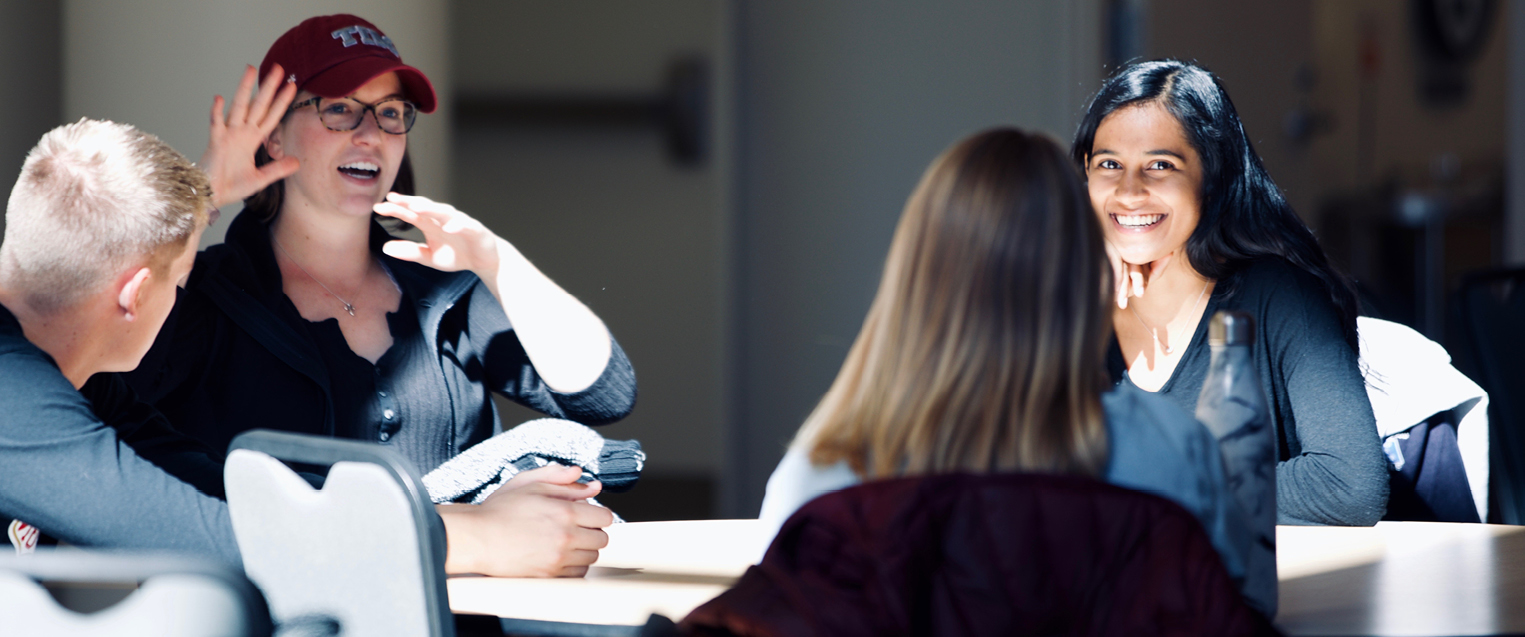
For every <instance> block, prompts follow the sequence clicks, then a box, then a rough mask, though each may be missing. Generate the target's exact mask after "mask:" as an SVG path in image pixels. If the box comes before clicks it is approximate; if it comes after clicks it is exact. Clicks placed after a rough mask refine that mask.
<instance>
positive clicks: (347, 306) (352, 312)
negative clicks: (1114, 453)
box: [344, 303, 1169, 353]
mask: <svg viewBox="0 0 1525 637" xmlns="http://www.w3.org/2000/svg"><path fill="white" fill-rule="evenodd" d="M344 311H346V312H349V315H350V316H354V315H355V306H353V305H350V304H348V303H345V304H344ZM1166 353H1169V352H1168V351H1167V352H1166Z"/></svg>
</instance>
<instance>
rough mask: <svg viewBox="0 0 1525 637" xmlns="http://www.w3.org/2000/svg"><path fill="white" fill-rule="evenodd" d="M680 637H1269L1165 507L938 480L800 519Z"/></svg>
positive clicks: (833, 498)
mask: <svg viewBox="0 0 1525 637" xmlns="http://www.w3.org/2000/svg"><path fill="white" fill-rule="evenodd" d="M681 627H682V629H683V632H685V633H687V634H693V635H790V636H794V635H800V636H805V635H1123V634H1127V635H1254V634H1275V629H1274V628H1272V627H1271V626H1270V624H1269V623H1268V622H1267V621H1266V620H1265V618H1264V617H1262V616H1261V615H1259V614H1258V613H1256V612H1255V611H1254V610H1252V609H1250V607H1249V606H1247V605H1246V604H1245V602H1244V600H1243V599H1242V598H1241V597H1240V595H1239V591H1238V588H1237V587H1236V586H1235V585H1234V583H1233V582H1232V581H1231V580H1230V579H1229V576H1228V573H1227V572H1226V571H1225V570H1224V568H1223V564H1222V563H1221V562H1220V561H1219V558H1218V554H1217V552H1216V551H1214V550H1213V547H1212V544H1211V543H1210V542H1209V540H1208V537H1207V534H1206V533H1205V532H1204V531H1203V530H1202V528H1201V526H1200V525H1199V524H1198V522H1197V520H1196V519H1195V518H1193V517H1192V516H1191V514H1190V513H1188V512H1187V511H1186V510H1185V509H1182V508H1181V507H1180V506H1178V505H1176V504H1175V503H1172V502H1169V501H1167V500H1165V499H1163V498H1160V497H1156V496H1153V495H1149V494H1145V493H1141V492H1137V491H1131V490H1128V489H1124V488H1121V487H1116V486H1112V485H1108V484H1105V483H1102V482H1099V481H1095V480H1088V479H1081V478H1070V477H1060V476H1048V475H1016V474H1013V475H984V476H975V475H941V476H932V477H922V478H904V479H897V480H888V481H881V482H871V483H868V484H864V485H861V486H857V487H853V488H850V489H845V490H843V491H839V492H836V493H831V494H828V495H825V496H822V497H820V498H817V499H816V500H814V501H811V502H810V503H808V504H806V505H805V506H804V507H802V508H801V509H800V510H799V511H798V512H796V513H795V514H794V516H793V517H791V518H790V519H789V521H788V522H786V523H785V524H784V527H783V529H782V530H781V531H780V532H779V534H778V536H777V537H776V538H775V540H774V542H773V545H772V546H771V547H769V549H768V553H767V555H766V556H765V557H764V558H763V560H762V563H761V564H759V565H757V566H754V567H752V568H751V569H749V570H748V571H747V572H746V574H745V575H744V576H743V577H742V578H741V580H740V581H738V582H737V583H736V586H735V587H734V588H732V589H731V590H729V591H726V592H725V593H723V594H721V595H720V596H719V597H716V598H715V599H713V600H711V601H709V602H708V603H706V604H705V605H703V606H700V607H699V608H698V609H696V610H694V612H693V613H692V614H690V615H689V616H688V617H687V618H686V619H684V620H683V623H682V625H681Z"/></svg>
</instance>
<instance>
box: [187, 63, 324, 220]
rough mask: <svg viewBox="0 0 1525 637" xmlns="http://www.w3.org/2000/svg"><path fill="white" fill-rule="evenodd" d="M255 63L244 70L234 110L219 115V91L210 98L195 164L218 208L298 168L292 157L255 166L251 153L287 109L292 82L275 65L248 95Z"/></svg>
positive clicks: (293, 90)
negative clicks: (204, 139) (284, 79)
mask: <svg viewBox="0 0 1525 637" xmlns="http://www.w3.org/2000/svg"><path fill="white" fill-rule="evenodd" d="M258 73H259V72H258V71H257V70H255V68H254V67H252V66H250V67H246V68H245V69H244V76H243V79H242V80H240V81H239V83H238V92H237V93H235V94H234V95H233V108H231V109H229V110H228V112H227V113H226V114H224V113H223V99H222V96H221V95H218V96H217V97H215V98H213V99H212V126H211V130H210V131H209V134H208V137H207V149H206V152H205V153H202V155H201V161H200V162H198V163H197V165H199V166H200V167H201V169H202V170H204V171H206V173H207V177H208V179H210V180H211V182H212V201H213V203H214V204H216V205H217V206H218V207H221V206H224V205H227V204H230V203H233V202H235V201H240V200H243V199H244V198H245V197H248V196H250V195H253V194H254V193H256V192H259V191H261V190H263V189H264V188H265V187H266V186H269V185H270V184H272V183H275V182H276V181H278V180H281V179H285V178H286V177H288V176H290V175H291V174H292V173H295V172H296V171H297V168H299V167H300V166H299V165H298V162H297V160H296V158H294V157H284V158H281V159H279V160H276V161H272V162H270V163H268V164H265V165H264V166H255V165H254V152H255V151H256V150H259V147H260V144H262V143H264V141H265V138H267V137H269V136H270V132H271V131H274V130H275V127H276V126H277V125H279V124H280V123H281V119H282V118H283V117H285V116H286V108H287V107H289V106H290V105H291V100H292V98H295V97H296V94H297V86H296V84H292V83H290V82H285V83H282V82H281V76H282V74H284V73H285V70H284V69H282V68H281V65H279V64H276V65H274V66H273V67H271V69H270V74H269V75H267V76H265V81H264V82H263V83H261V84H260V87H259V93H258V94H256V95H254V96H253V97H252V98H251V97H250V93H251V92H252V91H253V90H254V81H255V79H256V77H257V75H258Z"/></svg>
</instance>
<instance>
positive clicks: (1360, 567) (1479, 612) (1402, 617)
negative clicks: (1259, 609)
mask: <svg viewBox="0 0 1525 637" xmlns="http://www.w3.org/2000/svg"><path fill="white" fill-rule="evenodd" d="M1276 548H1277V553H1276V564H1277V571H1278V576H1279V578H1280V579H1281V587H1280V593H1281V608H1280V612H1279V613H1278V614H1277V616H1276V624H1277V626H1280V627H1281V629H1282V630H1284V631H1286V632H1287V633H1288V634H1292V635H1496V634H1525V527H1517V526H1502V525H1492V524H1446V523H1439V522H1382V523H1380V524H1378V525H1377V526H1375V527H1370V528H1350V527H1296V526H1283V527H1278V528H1277V529H1276Z"/></svg>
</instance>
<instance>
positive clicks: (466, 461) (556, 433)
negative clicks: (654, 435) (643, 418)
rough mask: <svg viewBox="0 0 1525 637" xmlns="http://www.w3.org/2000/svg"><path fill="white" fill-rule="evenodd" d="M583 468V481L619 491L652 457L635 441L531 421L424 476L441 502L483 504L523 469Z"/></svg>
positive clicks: (568, 423) (565, 422)
mask: <svg viewBox="0 0 1525 637" xmlns="http://www.w3.org/2000/svg"><path fill="white" fill-rule="evenodd" d="M553 462H554V463H558V464H563V465H569V466H570V465H575V466H578V467H581V468H582V470H583V476H582V478H581V479H580V480H578V481H579V482H590V481H592V480H598V481H600V482H602V483H603V484H604V490H605V491H609V492H614V493H618V492H621V491H627V490H629V489H630V488H632V487H634V486H635V483H636V480H638V479H640V476H641V469H642V468H643V466H644V464H645V462H646V454H645V453H643V452H642V451H641V443H640V442H637V441H635V440H605V439H604V437H603V436H600V435H598V432H595V431H593V430H592V429H589V428H588V427H586V426H584V425H581V424H578V423H575V422H572V421H570V420H562V419H560V418H541V419H538V420H531V421H528V422H525V423H523V424H521V425H519V426H517V427H514V428H513V429H509V430H507V431H504V432H503V433H500V434H498V435H496V436H493V437H491V438H488V439H487V440H484V441H482V442H480V443H477V444H476V445H475V446H473V447H471V448H470V449H467V450H466V451H464V452H462V453H461V454H460V455H458V456H456V457H454V458H451V459H450V460H448V461H446V462H445V463H444V464H442V465H440V466H439V467H436V468H435V469H434V470H433V471H430V472H429V473H428V475H425V476H424V487H425V488H427V489H428V490H429V497H430V498H431V499H432V500H433V501H434V502H435V503H445V502H470V503H472V504H481V502H482V501H483V500H485V499H487V496H489V495H492V493H493V492H494V491H497V490H498V487H501V486H503V484H504V483H506V482H508V481H509V480H510V479H512V478H513V477H514V475H515V474H517V473H519V472H520V471H527V470H530V469H535V468H538V467H543V466H546V465H548V464H550V463H553Z"/></svg>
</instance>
